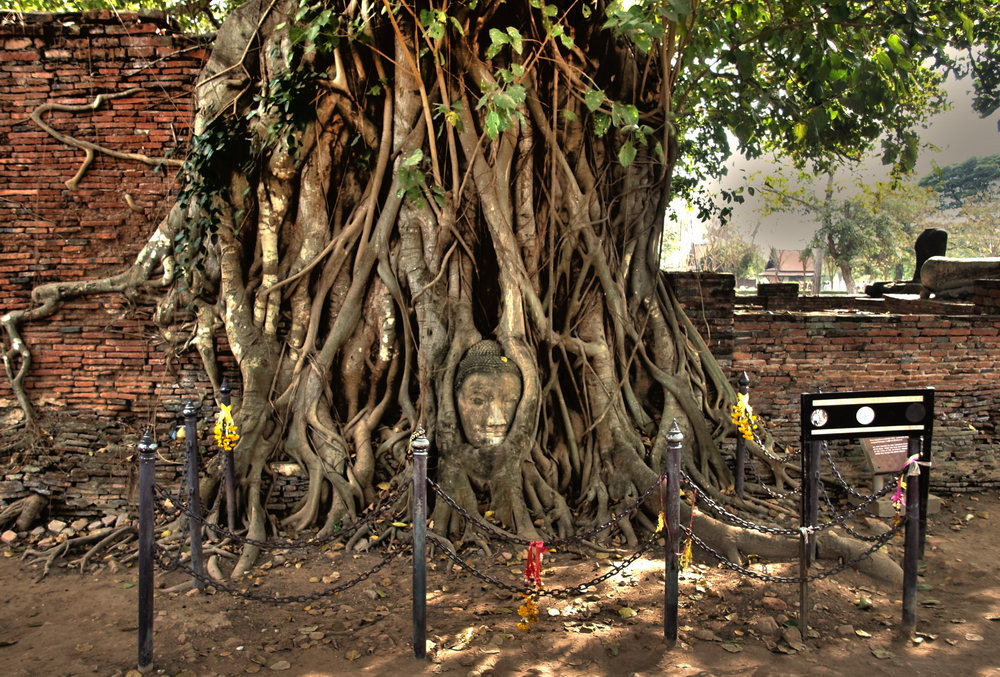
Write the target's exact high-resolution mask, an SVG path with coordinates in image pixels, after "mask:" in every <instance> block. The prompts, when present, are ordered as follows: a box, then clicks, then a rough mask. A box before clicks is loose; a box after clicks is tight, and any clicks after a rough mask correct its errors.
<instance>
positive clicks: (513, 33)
mask: <svg viewBox="0 0 1000 677" xmlns="http://www.w3.org/2000/svg"><path fill="white" fill-rule="evenodd" d="M491 33H492V31H491ZM507 35H509V36H510V46H511V48H513V50H514V51H515V52H517V53H518V54H520V53H521V52H522V51H523V50H524V43H523V41H522V40H521V33H520V31H518V30H517V29H516V28H514V27H513V26H507Z"/></svg>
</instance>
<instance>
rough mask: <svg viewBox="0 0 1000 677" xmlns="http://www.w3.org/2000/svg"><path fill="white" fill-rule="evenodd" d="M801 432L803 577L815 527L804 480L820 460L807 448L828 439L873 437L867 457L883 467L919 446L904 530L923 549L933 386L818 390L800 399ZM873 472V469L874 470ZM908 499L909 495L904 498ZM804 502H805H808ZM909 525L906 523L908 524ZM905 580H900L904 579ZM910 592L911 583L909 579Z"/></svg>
mask: <svg viewBox="0 0 1000 677" xmlns="http://www.w3.org/2000/svg"><path fill="white" fill-rule="evenodd" d="M800 416H801V420H800V423H801V428H800V429H801V431H802V450H803V453H802V478H803V502H802V520H801V525H802V536H801V539H802V546H801V549H802V556H803V562H802V564H801V565H800V572H801V577H802V578H803V579H805V578H806V569H807V568H808V566H809V564H811V562H812V554H813V550H812V548H811V546H812V544H813V543H814V540H813V538H814V529H815V528H816V526H817V525H816V515H815V513H814V511H813V510H812V505H811V504H812V499H814V498H815V497H814V496H812V495H810V496H807V495H806V494H807V493H808V494H812V493H813V492H814V491H815V490H816V489H815V488H814V487H812V486H808V487H807V484H809V485H811V483H810V482H809V481H808V479H809V478H811V477H813V476H814V475H818V474H819V467H818V465H819V459H818V458H817V454H815V453H809V451H811V450H812V448H813V446H814V445H818V444H822V443H823V442H825V441H828V440H844V439H878V438H881V439H880V441H879V442H872V443H870V444H869V445H868V446H869V448H870V449H872V450H873V451H872V452H871V454H870V460H871V462H872V464H873V467H875V468H877V467H882V466H884V467H885V468H886V469H885V470H883V471H882V472H899V471H901V470H902V469H903V466H904V465H906V462H907V460H908V459H909V457H910V456H912V455H915V454H916V453H917V452H918V450H919V456H920V458H919V460H920V462H921V465H920V466H919V467H920V475H921V477H920V481H919V482H914V483H913V484H916V485H917V486H918V487H919V490H918V491H917V492H914V497H913V499H912V502H913V503H915V504H917V505H916V506H914V507H915V508H916V509H917V511H918V514H919V525H916V524H914V522H916V521H917V515H913V514H912V512H911V522H910V524H914V527H915V528H914V535H912V536H910V535H908V537H907V540H908V541H911V540H912V542H914V543H919V550H920V552H923V544H924V534H926V531H927V529H926V526H927V507H926V505H927V497H926V493H927V485H928V484H929V482H928V481H927V480H928V475H927V473H929V472H930V468H929V466H930V461H931V434H932V432H933V429H934V389H933V388H924V389H915V390H882V391H861V392H843V393H818V394H805V393H803V395H802V403H801V410H800ZM876 472H878V471H877V470H876ZM907 500H908V501H909V500H911V499H910V498H909V497H907ZM807 501H808V504H807ZM910 524H908V527H909V526H910ZM905 582H906V581H904V583H905ZM912 584H913V587H914V591H915V590H916V587H915V585H916V582H915V581H913V582H912ZM800 594H801V599H800V605H799V627H800V628H801V630H802V632H803V633H805V631H806V629H807V627H808V626H807V620H808V611H809V609H808V584H807V583H806V582H805V581H804V580H803V582H802V583H801V589H800ZM912 596H913V592H912V591H909V590H908V589H905V586H904V591H903V597H904V599H909V598H910V597H912ZM907 615H908V617H907V618H906V619H904V621H905V622H906V623H907V624H908V625H913V624H915V622H916V619H915V617H910V616H909V614H907Z"/></svg>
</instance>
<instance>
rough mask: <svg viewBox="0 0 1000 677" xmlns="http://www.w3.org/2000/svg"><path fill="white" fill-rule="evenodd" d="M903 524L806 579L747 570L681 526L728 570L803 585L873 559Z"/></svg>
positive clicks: (777, 581) (765, 579)
mask: <svg viewBox="0 0 1000 677" xmlns="http://www.w3.org/2000/svg"><path fill="white" fill-rule="evenodd" d="M903 523H904V522H903V521H900V522H897V523H896V524H895V525H893V527H892V529H890V530H889V531H887V532H885V533H884V534H882V536H880V537H879V539H878V541H877V542H876V543H875V544H874V545H872V547H870V548H868V549H867V550H865V551H864V552H862V553H859V554H858V555H856V556H854V557H853V558H851V559H849V560H847V561H845V562H842V563H840V564H838V565H837V566H835V567H833V568H832V569H826V570H824V571H820V572H817V573H815V574H813V575H811V576H805V577H802V576H772V575H770V574H762V573H759V572H757V571H753V570H751V569H748V568H746V567H744V566H742V565H740V564H736V563H735V562H731V561H730V560H728V559H727V558H726V557H725V555H723V554H721V553H719V552H718V551H716V550H715V549H713V548H712V547H711V546H709V545H708V544H707V543H705V541H703V540H701V539H700V538H698V537H697V536H695V535H694V532H693V531H692V530H690V529H688V528H687V527H685V526H681V529H683V531H684V533H686V534H687V535H688V537H689V538H690V539H691V541H692V542H694V543H695V544H697V546H698V547H699V548H701V549H702V550H704V551H705V552H707V553H708V554H709V555H711V556H712V557H714V558H715V559H716V560H717V561H718V562H719V563H720V564H722V565H723V566H725V567H726V568H729V569H732V570H733V571H738V572H740V573H741V574H744V575H746V576H750V577H751V578H756V579H758V580H761V581H766V582H768V583H803V582H809V581H815V580H819V579H821V578H828V577H829V576H834V575H836V574H839V573H840V572H841V571H845V570H846V569H848V568H849V567H850V566H851V565H853V564H855V563H857V562H860V561H861V560H863V559H867V558H868V557H871V556H872V554H874V553H875V551H876V550H878V549H879V548H881V547H883V546H884V545H885V544H886V543H888V542H889V541H890V540H892V538H893V537H894V536H896V535H897V534H898V533H899V532H900V531H901V530H902V525H903Z"/></svg>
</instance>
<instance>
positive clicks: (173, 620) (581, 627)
mask: <svg viewBox="0 0 1000 677" xmlns="http://www.w3.org/2000/svg"><path fill="white" fill-rule="evenodd" d="M998 498H1000V497H998V496H997V493H996V492H995V491H991V492H990V493H981V494H963V495H957V496H952V497H945V501H944V508H943V510H942V512H941V513H940V514H939V515H937V516H936V517H934V518H932V522H931V525H930V530H929V534H928V539H927V551H926V559H925V561H924V564H925V567H924V568H923V569H922V576H921V578H920V583H921V584H920V593H919V599H920V606H919V612H918V628H917V629H918V632H919V633H920V636H919V637H918V639H919V640H920V641H919V643H916V642H914V641H911V640H909V639H906V638H901V637H900V635H899V631H898V626H899V623H900V618H901V603H900V597H901V590H895V589H886V588H885V587H884V586H880V585H877V584H875V583H873V582H872V581H871V580H869V579H866V578H864V577H862V576H861V575H859V574H856V573H855V572H853V571H849V572H844V573H841V574H838V575H836V576H833V577H832V578H829V579H825V580H823V581H820V582H818V583H816V584H815V585H814V586H813V588H812V590H813V592H812V599H813V600H814V601H815V607H814V609H813V611H812V614H811V616H810V626H811V630H810V631H809V632H808V633H806V634H807V636H806V637H805V638H800V637H797V636H796V630H790V631H787V632H786V630H787V628H785V627H784V624H785V621H787V620H788V619H789V617H791V618H795V617H796V616H797V613H798V612H797V609H796V606H797V599H798V587H797V586H793V585H788V584H774V583H766V582H762V581H758V580H754V579H748V578H746V577H743V576H741V575H739V574H736V573H733V572H731V571H729V570H726V569H720V568H718V567H716V566H715V565H714V564H710V563H708V562H701V563H696V564H695V565H694V566H692V567H690V568H689V569H688V570H687V571H686V572H685V574H684V577H683V580H682V582H681V603H682V606H683V608H682V609H681V611H680V625H681V638H682V641H681V643H680V644H679V645H678V646H677V647H675V648H674V649H672V650H670V651H666V650H665V646H664V645H663V642H662V638H663V630H662V628H663V625H662V623H663V580H662V570H663V561H662V559H655V558H648V557H647V558H644V559H641V560H639V561H638V562H637V563H636V564H635V565H633V566H632V567H631V568H630V569H628V571H627V572H626V573H625V574H623V575H616V576H614V577H613V578H611V579H609V580H607V581H605V582H604V583H601V584H599V585H598V586H596V587H595V588H594V589H593V590H592V591H589V592H588V594H586V595H584V596H581V597H578V598H574V599H568V600H551V599H543V600H542V604H541V619H540V622H539V623H537V624H536V625H533V626H532V628H531V630H530V631H527V632H526V631H523V630H519V629H517V628H516V627H515V626H516V623H517V621H518V620H519V619H518V616H517V613H516V610H517V607H518V606H519V604H520V602H521V600H520V599H519V598H516V597H513V598H512V596H511V595H510V594H509V593H507V592H504V591H503V590H498V589H496V588H494V587H492V586H490V585H488V584H485V583H483V582H482V581H481V580H479V579H477V578H474V577H471V576H469V575H467V574H464V573H460V572H455V571H454V570H453V567H452V565H451V563H450V562H448V561H446V560H443V559H442V558H441V556H440V555H437V556H435V557H434V558H433V560H432V565H431V566H432V570H431V571H429V572H428V590H429V594H428V598H429V599H428V622H429V625H430V628H429V632H428V637H429V638H430V639H431V641H432V642H433V648H432V649H431V652H430V654H429V656H428V658H427V660H424V661H417V660H415V659H414V658H413V651H412V644H411V642H412V636H413V635H412V619H411V604H410V598H411V568H410V567H411V564H410V560H409V557H404V558H399V559H397V560H396V561H394V562H392V563H391V564H390V565H389V566H387V567H386V568H385V569H383V570H382V571H381V572H379V573H378V574H376V575H374V576H373V577H372V578H370V579H368V580H367V581H365V582H364V583H361V584H360V585H358V586H356V587H354V588H352V589H351V590H349V591H347V592H344V593H341V594H339V595H337V596H334V597H328V598H323V599H321V600H319V601H317V602H313V603H310V604H301V603H299V604H281V605H273V604H265V603H261V602H256V601H246V600H243V599H238V598H234V597H232V596H230V595H228V594H223V593H221V592H217V593H216V594H210V593H199V594H196V595H188V594H184V593H167V592H165V590H163V589H161V590H160V591H159V592H158V593H157V597H156V599H155V608H156V612H155V613H156V622H155V629H156V630H155V643H154V652H155V656H156V666H155V670H154V673H153V674H156V675H167V676H169V677H212V676H213V675H217V676H222V675H227V676H230V677H232V676H234V675H243V674H255V673H259V674H262V675H267V674H272V673H280V674H284V675H289V676H293V675H295V676H301V677H333V676H334V675H343V674H361V675H372V676H375V675H378V676H381V677H413V676H414V675H423V674H440V673H450V674H453V675H459V676H462V677H465V676H467V675H468V676H473V677H490V676H496V677H501V676H507V675H511V676H514V675H516V676H522V675H523V676H547V675H559V676H560V677H563V676H568V677H575V676H577V675H588V676H589V675H608V676H616V677H617V676H622V677H630V676H631V675H638V676H640V677H641V676H643V675H659V674H670V675H677V676H679V677H690V676H693V675H700V676H707V675H716V676H718V677H722V676H723V675H725V676H734V677H735V676H740V677H751V676H752V677H779V676H793V675H810V676H818V677H823V676H836V675H844V676H851V677H853V676H856V675H865V674H872V675H886V676H889V677H894V676H897V675H898V676H900V677H903V676H904V675H905V676H906V677H910V676H912V675H941V674H947V675H956V676H958V677H1000V651H998V650H997V646H998V642H1000V538H998V536H1000V534H998V528H997V524H998V522H1000V500H998ZM875 526H877V525H875ZM897 541H901V539H897ZM899 547H901V543H900V544H899V545H893V546H890V550H891V551H892V552H894V553H895V554H898V549H899ZM5 554H6V555H7V556H6V557H3V558H0V577H2V580H3V581H4V583H5V585H4V586H3V591H2V593H0V599H2V603H0V661H2V663H0V664H2V666H3V667H2V668H0V672H2V673H3V674H4V675H18V676H21V675H30V676H32V677H34V676H39V677H42V676H45V677H69V676H70V675H101V676H103V677H112V676H118V677H122V676H124V675H126V674H127V673H128V672H129V671H130V670H132V669H134V668H135V664H136V657H137V649H136V631H135V630H136V616H137V608H136V592H137V590H136V585H135V583H136V572H135V569H134V568H132V567H121V568H117V567H115V566H114V565H112V564H111V560H110V559H104V560H102V562H101V564H99V565H95V566H93V567H91V568H90V569H89V570H88V571H87V572H86V573H84V574H80V573H79V571H77V570H75V569H73V568H71V567H68V566H65V564H66V563H65V562H63V563H62V564H63V565H64V566H62V567H56V568H54V569H53V570H52V571H51V572H50V573H49V575H48V576H46V577H45V578H44V579H43V580H41V581H40V582H37V583H36V582H35V579H36V578H37V577H38V574H39V573H40V566H39V565H35V566H32V565H30V564H24V563H22V562H20V561H19V557H18V553H17V552H16V549H15V550H11V551H8V552H7V553H5ZM467 554H468V556H469V557H471V559H472V560H473V561H474V562H475V564H476V566H477V567H478V568H480V569H481V570H483V571H485V572H487V573H489V575H491V576H494V577H496V578H497V579H499V580H503V581H507V582H510V583H518V582H519V581H521V580H523V563H522V562H521V561H519V557H520V556H521V555H522V553H517V552H506V555H507V557H509V559H507V557H505V556H504V555H505V554H504V553H503V552H498V553H497V554H496V556H495V557H493V558H489V559H487V558H486V557H485V556H484V555H483V554H482V553H481V552H479V553H478V554H477V552H476V551H474V550H469V551H467ZM622 556H624V553H623V554H622ZM381 557H382V555H381V553H346V552H344V551H343V550H340V551H327V552H323V553H321V552H302V551H289V552H285V553H271V555H270V556H268V557H266V558H262V559H261V561H260V562H261V564H262V567H261V569H259V570H258V571H255V572H254V575H253V576H252V577H250V578H248V579H246V580H244V581H242V582H240V583H238V586H239V587H243V588H248V589H249V590H251V591H253V592H256V593H262V594H272V595H274V594H278V595H287V594H291V595H299V594H309V593H312V592H315V591H317V590H322V589H324V588H326V587H329V585H328V584H326V583H324V582H323V579H324V578H325V579H326V580H327V581H334V580H336V581H338V582H339V581H346V580H349V579H351V578H353V577H354V576H355V575H356V574H357V573H358V572H361V571H364V570H367V569H368V568H370V567H371V566H372V565H373V564H375V563H376V562H378V561H379V560H380V559H381ZM617 557H618V555H611V556H608V557H601V558H598V557H596V556H594V555H588V556H582V555H579V554H573V553H556V554H554V555H551V556H547V558H546V560H545V565H546V567H545V572H544V578H545V582H546V585H548V586H549V587H552V588H555V587H563V586H574V585H579V584H580V583H584V582H586V581H589V580H592V579H593V578H595V577H596V576H598V575H600V574H601V573H602V572H605V571H607V568H608V567H609V566H611V565H612V564H613V563H614V562H615V561H616V558H617ZM617 561H620V560H617ZM753 566H754V567H755V569H756V570H758V571H767V572H769V573H772V574H782V575H795V571H794V569H793V567H792V565H787V564H780V563H760V562H758V563H756V564H754V565H753ZM116 569H117V570H116ZM183 580H185V577H184V575H183V574H182V573H180V572H170V573H165V574H163V575H162V577H161V584H162V585H164V586H170V585H173V584H175V583H177V582H181V581H183ZM629 610H631V611H629ZM632 611H634V612H635V613H634V615H632V613H631V612H632Z"/></svg>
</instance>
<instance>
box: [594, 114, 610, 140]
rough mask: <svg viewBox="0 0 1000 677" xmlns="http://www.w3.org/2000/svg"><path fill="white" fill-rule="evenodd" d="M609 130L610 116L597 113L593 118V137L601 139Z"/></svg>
mask: <svg viewBox="0 0 1000 677" xmlns="http://www.w3.org/2000/svg"><path fill="white" fill-rule="evenodd" d="M609 129H611V116H610V115H605V114H604V113H598V114H597V115H595V116H594V136H596V137H597V138H601V137H602V136H604V135H605V134H607V133H608V130H609Z"/></svg>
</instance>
